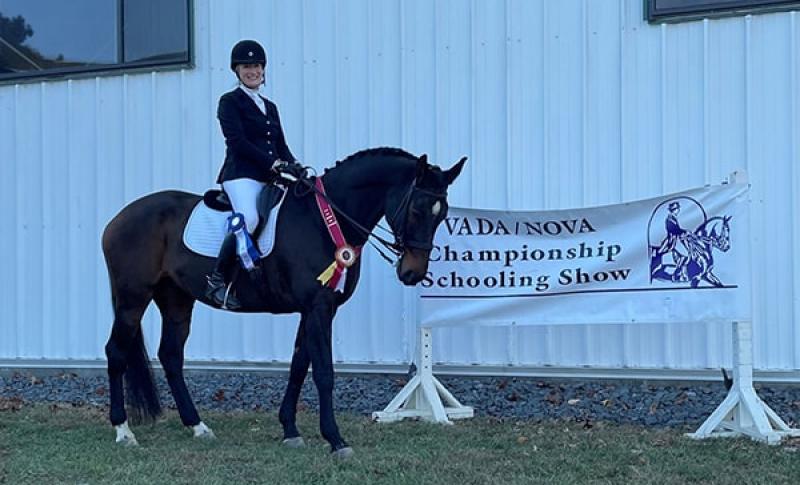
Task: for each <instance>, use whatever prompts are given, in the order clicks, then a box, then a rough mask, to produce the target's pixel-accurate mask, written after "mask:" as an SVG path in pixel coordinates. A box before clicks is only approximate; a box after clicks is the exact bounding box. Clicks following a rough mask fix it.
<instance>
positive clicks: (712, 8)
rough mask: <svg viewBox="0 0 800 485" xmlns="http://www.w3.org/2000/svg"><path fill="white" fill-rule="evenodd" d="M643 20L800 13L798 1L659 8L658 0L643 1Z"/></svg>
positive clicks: (735, 0)
mask: <svg viewBox="0 0 800 485" xmlns="http://www.w3.org/2000/svg"><path fill="white" fill-rule="evenodd" d="M643 1H644V14H645V19H646V20H647V21H648V22H650V23H655V24H660V23H664V22H689V21H692V20H700V19H704V18H720V17H731V16H742V15H749V14H755V13H770V12H786V11H790V10H797V11H800V1H798V0H730V1H726V2H724V3H721V4H720V3H708V2H707V1H704V0H696V1H695V2H693V3H694V5H691V6H686V7H659V5H658V3H659V0H643Z"/></svg>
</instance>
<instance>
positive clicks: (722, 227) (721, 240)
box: [703, 216, 731, 252]
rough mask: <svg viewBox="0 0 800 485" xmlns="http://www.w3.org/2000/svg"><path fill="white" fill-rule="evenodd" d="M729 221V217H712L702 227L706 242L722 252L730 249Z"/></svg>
mask: <svg viewBox="0 0 800 485" xmlns="http://www.w3.org/2000/svg"><path fill="white" fill-rule="evenodd" d="M730 220H731V216H724V217H712V218H711V219H709V220H708V222H707V223H706V224H705V225H704V227H703V232H704V233H705V234H704V236H705V238H706V240H707V241H708V242H710V243H711V245H712V246H714V247H715V248H717V249H719V250H720V251H722V252H725V251H727V250H728V249H730V248H731V237H730V236H731V228H730V224H729V222H730Z"/></svg>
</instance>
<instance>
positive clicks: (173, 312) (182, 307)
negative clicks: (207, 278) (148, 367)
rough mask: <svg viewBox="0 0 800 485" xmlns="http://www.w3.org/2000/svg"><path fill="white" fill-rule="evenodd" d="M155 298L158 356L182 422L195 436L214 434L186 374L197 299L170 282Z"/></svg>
mask: <svg viewBox="0 0 800 485" xmlns="http://www.w3.org/2000/svg"><path fill="white" fill-rule="evenodd" d="M154 299H155V302H156V305H158V309H159V310H160V311H161V316H162V323H161V344H160V345H159V348H158V360H160V361H161V366H162V367H163V368H164V376H165V377H166V378H167V383H168V384H169V389H170V391H171V392H172V397H173V398H174V399H175V406H176V407H177V408H178V414H179V415H180V417H181V422H183V425H184V426H187V427H190V428H192V431H193V432H194V436H195V437H199V438H214V432H213V431H211V429H210V428H209V427H208V426H206V425H205V424H204V423H203V422H202V421H201V420H200V415H199V414H198V413H197V408H196V407H195V405H194V402H193V401H192V397H191V395H190V394H189V389H187V387H186V381H185V379H184V376H183V351H184V347H185V345H186V340H187V339H188V338H189V331H190V328H191V319H192V308H193V307H194V299H192V297H191V296H189V295H187V294H186V293H184V292H183V291H181V290H180V289H178V288H177V287H176V286H174V285H172V284H171V283H170V282H162V283H161V284H160V285H159V287H158V288H157V289H156V294H155V297H154Z"/></svg>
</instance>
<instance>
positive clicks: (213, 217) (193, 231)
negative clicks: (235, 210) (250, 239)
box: [183, 190, 286, 258]
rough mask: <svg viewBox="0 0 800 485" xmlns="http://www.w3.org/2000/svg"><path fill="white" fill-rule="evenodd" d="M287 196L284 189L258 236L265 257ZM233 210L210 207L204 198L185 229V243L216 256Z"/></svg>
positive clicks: (272, 240) (271, 243)
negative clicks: (218, 209)
mask: <svg viewBox="0 0 800 485" xmlns="http://www.w3.org/2000/svg"><path fill="white" fill-rule="evenodd" d="M285 198H286V191H285V190H284V191H283V195H281V200H279V201H278V203H277V204H276V205H275V207H273V208H272V210H271V211H270V213H269V221H267V227H265V228H264V230H263V231H261V234H260V235H259V236H258V241H256V243H257V244H258V250H259V251H260V252H261V257H262V258H264V257H266V256H267V255H269V253H271V252H272V248H273V246H274V245H275V228H276V227H278V214H279V213H280V212H279V210H280V208H281V206H282V205H283V201H284V199H285ZM230 216H231V211H227V212H221V211H217V210H214V209H210V208H209V207H208V206H207V205H205V204H204V203H203V201H202V200H200V202H198V203H197V205H196V206H195V207H194V209H193V210H192V214H191V215H190V216H189V221H188V222H187V223H186V227H185V228H184V229H183V244H185V245H186V247H187V248H189V250H191V251H193V252H195V253H197V254H200V255H202V256H210V257H212V258H216V257H217V255H218V254H219V248H220V247H221V246H222V240H223V239H225V234H226V233H225V230H226V225H227V223H228V218H229V217H230Z"/></svg>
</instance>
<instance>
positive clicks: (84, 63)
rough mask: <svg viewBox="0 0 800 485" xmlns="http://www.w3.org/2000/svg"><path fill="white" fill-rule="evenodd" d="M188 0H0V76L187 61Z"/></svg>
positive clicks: (21, 76) (59, 73)
mask: <svg viewBox="0 0 800 485" xmlns="http://www.w3.org/2000/svg"><path fill="white" fill-rule="evenodd" d="M190 2H191V0H69V1H64V0H0V81H4V80H8V79H24V78H35V77H55V76H67V75H70V74H76V73H86V72H99V71H116V70H121V69H128V68H145V67H159V66H174V65H180V66H185V65H188V64H189V63H190V62H191V57H190V54H191V53H190V45H191V43H190V41H189V36H190V32H191V30H190V21H191V19H190V7H191V5H190Z"/></svg>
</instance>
